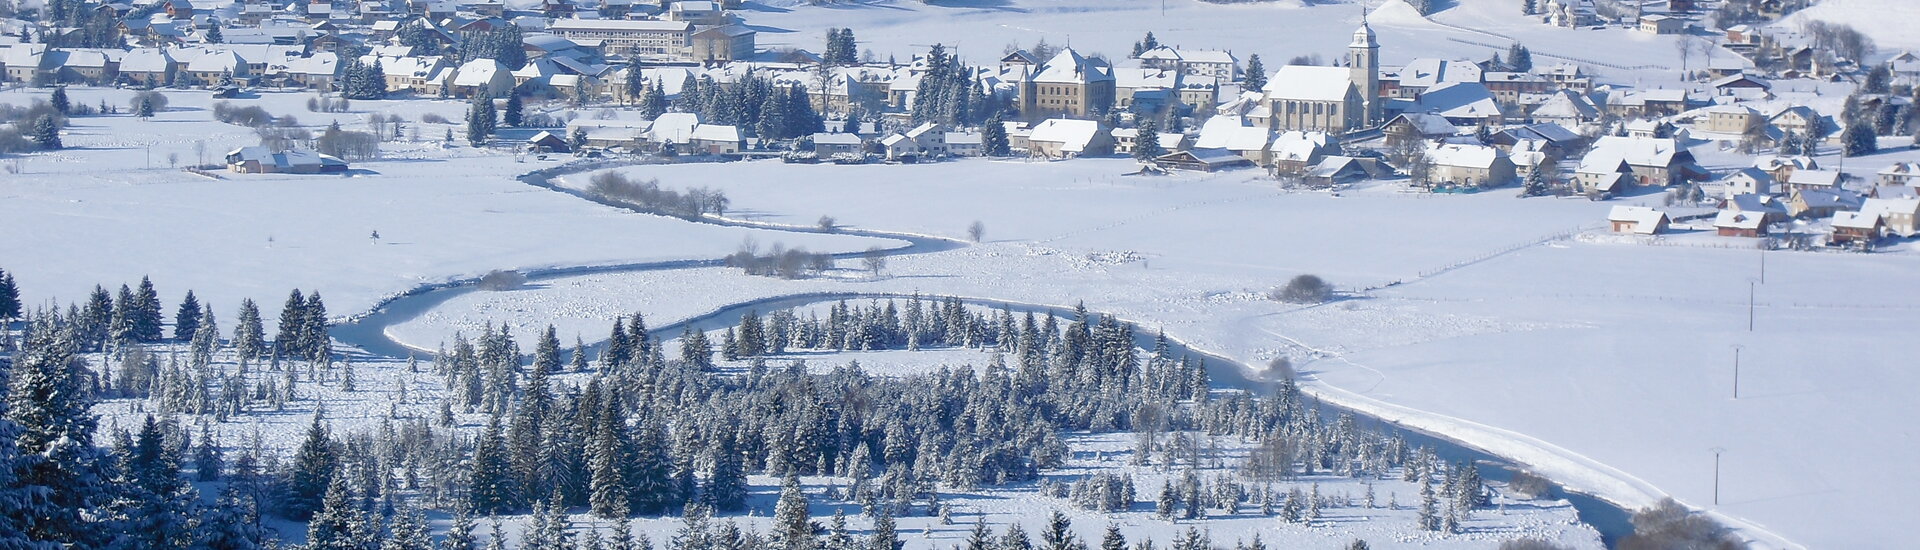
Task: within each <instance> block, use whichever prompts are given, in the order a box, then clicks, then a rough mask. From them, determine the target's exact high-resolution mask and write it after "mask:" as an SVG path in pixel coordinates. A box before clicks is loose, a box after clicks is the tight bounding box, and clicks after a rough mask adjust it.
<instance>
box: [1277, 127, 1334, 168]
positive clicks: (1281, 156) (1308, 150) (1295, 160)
mask: <svg viewBox="0 0 1920 550" xmlns="http://www.w3.org/2000/svg"><path fill="white" fill-rule="evenodd" d="M1330 144H1331V139H1330V138H1328V137H1327V134H1325V133H1322V132H1301V131H1298V130H1294V131H1289V132H1286V133H1283V134H1280V136H1279V137H1276V138H1274V139H1273V141H1272V142H1271V143H1269V144H1268V145H1267V154H1266V164H1268V165H1270V166H1272V167H1273V170H1274V172H1275V173H1280V174H1289V173H1300V172H1304V171H1306V170H1307V167H1309V166H1313V165H1314V164H1317V163H1319V162H1320V161H1321V157H1324V156H1325V155H1326V153H1327V150H1328V149H1330V148H1331V147H1330Z"/></svg>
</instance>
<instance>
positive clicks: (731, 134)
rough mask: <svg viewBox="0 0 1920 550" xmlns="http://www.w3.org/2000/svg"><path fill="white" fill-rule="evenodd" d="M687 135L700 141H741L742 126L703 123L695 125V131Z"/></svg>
mask: <svg viewBox="0 0 1920 550" xmlns="http://www.w3.org/2000/svg"><path fill="white" fill-rule="evenodd" d="M687 137H688V139H697V140H700V141H731V142H737V141H741V139H740V128H738V127H735V126H733V125H731V124H701V125H699V126H695V127H693V133H692V134H689V135H688V136H687Z"/></svg>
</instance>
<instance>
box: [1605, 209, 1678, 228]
mask: <svg viewBox="0 0 1920 550" xmlns="http://www.w3.org/2000/svg"><path fill="white" fill-rule="evenodd" d="M1607 223H1609V224H1612V226H1613V232H1614V233H1632V234H1635V235H1657V234H1660V233H1665V232H1666V231H1667V224H1668V220H1667V214H1666V213H1665V212H1661V211H1659V210H1654V209H1652V208H1648V207H1645V206H1615V207H1613V210H1612V211H1609V212H1608V213H1607Z"/></svg>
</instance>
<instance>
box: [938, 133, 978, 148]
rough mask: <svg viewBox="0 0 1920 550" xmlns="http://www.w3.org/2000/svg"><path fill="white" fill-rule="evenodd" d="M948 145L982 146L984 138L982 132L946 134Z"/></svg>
mask: <svg viewBox="0 0 1920 550" xmlns="http://www.w3.org/2000/svg"><path fill="white" fill-rule="evenodd" d="M942 137H944V138H946V142H947V145H980V143H981V140H982V139H983V137H982V136H981V135H980V132H946V133H945V135H944V136H942Z"/></svg>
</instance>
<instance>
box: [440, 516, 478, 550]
mask: <svg viewBox="0 0 1920 550" xmlns="http://www.w3.org/2000/svg"><path fill="white" fill-rule="evenodd" d="M438 550H479V544H478V543H476V542H475V540H474V538H473V514H471V513H468V512H467V507H465V506H455V507H454V510H453V523H452V524H450V525H449V526H448V527H447V536H446V537H445V538H443V539H441V540H440V547H439V548H438Z"/></svg>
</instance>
